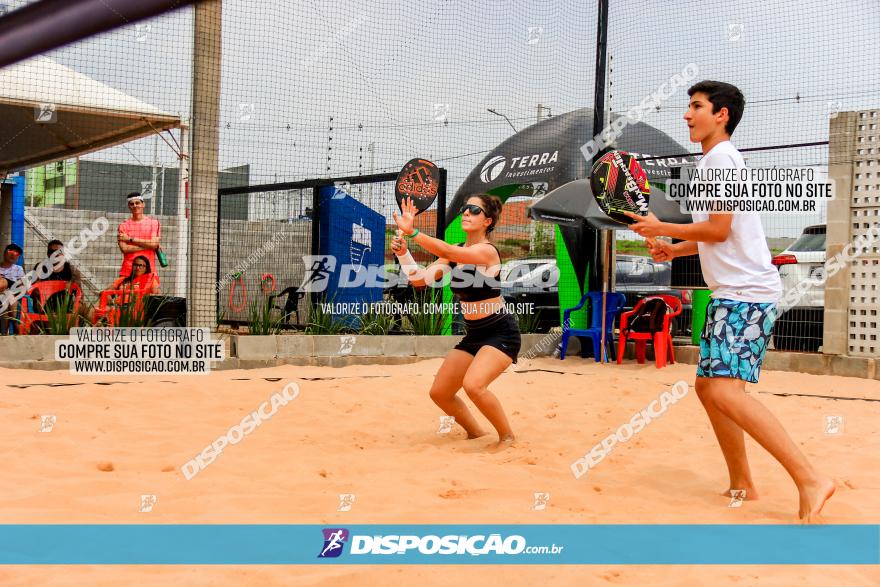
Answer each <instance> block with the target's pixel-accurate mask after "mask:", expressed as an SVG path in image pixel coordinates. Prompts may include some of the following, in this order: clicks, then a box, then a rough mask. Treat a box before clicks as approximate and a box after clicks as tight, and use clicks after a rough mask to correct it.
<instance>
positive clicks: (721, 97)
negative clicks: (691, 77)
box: [688, 80, 746, 135]
mask: <svg viewBox="0 0 880 587" xmlns="http://www.w3.org/2000/svg"><path fill="white" fill-rule="evenodd" d="M697 92H700V93H702V94H706V95H707V96H708V97H709V101H710V102H712V114H718V112H719V111H720V110H721V109H722V108H727V116H728V117H729V120H728V121H727V124H726V125H725V127H724V130H726V131H727V134H729V135H732V134H733V131H734V130H736V127H737V125H738V124H739V121H740V120H741V119H742V115H743V110H744V109H745V107H746V99H745V97H744V96H743V93H742V92H741V91H739V88H738V87H736V86H735V85H733V84H728V83H725V82H716V81H712V80H703V81H701V82H699V83H696V84H694V85H692V86H691V87H690V89H689V90H688V96H691V97H693V95H694V94H696V93H697Z"/></svg>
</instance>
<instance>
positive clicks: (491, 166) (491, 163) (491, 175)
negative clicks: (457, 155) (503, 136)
mask: <svg viewBox="0 0 880 587" xmlns="http://www.w3.org/2000/svg"><path fill="white" fill-rule="evenodd" d="M505 165H507V159H505V158H504V155H497V156H495V157H492V158H491V159H489V160H488V161H486V163H485V164H484V165H483V169H482V170H480V179H481V180H483V183H489V182H490V181H493V180H494V179H495V178H496V177H498V176H499V175H501V172H502V171H504V166H505Z"/></svg>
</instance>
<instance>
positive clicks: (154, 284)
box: [108, 255, 159, 294]
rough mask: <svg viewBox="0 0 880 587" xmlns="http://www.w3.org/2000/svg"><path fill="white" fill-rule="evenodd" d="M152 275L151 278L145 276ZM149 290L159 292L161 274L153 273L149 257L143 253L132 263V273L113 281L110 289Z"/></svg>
mask: <svg viewBox="0 0 880 587" xmlns="http://www.w3.org/2000/svg"><path fill="white" fill-rule="evenodd" d="M145 275H150V276H151V277H150V278H144V276H145ZM128 288H132V289H134V290H136V291H137V290H149V293H151V294H156V293H158V292H159V276H158V275H156V274H155V273H153V267H152V265H150V261H149V259H147V258H146V257H145V256H143V255H138V256H137V257H135V258H134V260H133V261H132V263H131V274H130V275H128V276H127V277H120V278H119V279H117V280H116V281H114V282H113V285H111V286H110V287H109V288H108V289H123V290H124V289H128Z"/></svg>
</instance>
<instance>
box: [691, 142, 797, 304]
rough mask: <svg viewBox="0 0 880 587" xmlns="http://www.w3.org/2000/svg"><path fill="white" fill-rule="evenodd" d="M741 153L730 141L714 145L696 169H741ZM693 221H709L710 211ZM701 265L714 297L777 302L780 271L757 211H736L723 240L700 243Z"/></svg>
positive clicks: (698, 245)
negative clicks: (776, 265)
mask: <svg viewBox="0 0 880 587" xmlns="http://www.w3.org/2000/svg"><path fill="white" fill-rule="evenodd" d="M745 166H746V164H745V161H743V158H742V155H740V153H739V151H737V150H736V147H734V146H733V144H732V143H731V142H730V141H722V142H720V143H718V144H717V145H715V146H714V147H712V149H711V150H710V151H709V152H708V153H706V154H705V155H704V156H703V158H702V159H700V162H699V163H697V169H727V168H734V169H741V168H743V167H745ZM692 216H693V219H694V222H705V221H707V220H709V214H708V213H705V212H694V213H693V214H692ZM697 248H698V250H699V252H700V266H701V267H702V269H703V278H704V279H705V280H706V285H708V286H709V288H711V290H712V297H713V298H724V299H727V300H736V301H739V302H757V303H768V302H770V303H775V302H776V301H778V300H779V298H780V296H781V295H782V281H781V280H780V279H779V270H777V269H776V267H774V266H773V264H772V263H771V262H770V259H771V256H770V249H768V248H767V239H766V237H765V236H764V227H762V226H761V218H760V217H759V216H758V214H756V213H743V214H739V213H737V214H733V222H732V224H731V226H730V234H729V235H728V237H727V240H726V241H724V242H722V243H703V242H698V243H697Z"/></svg>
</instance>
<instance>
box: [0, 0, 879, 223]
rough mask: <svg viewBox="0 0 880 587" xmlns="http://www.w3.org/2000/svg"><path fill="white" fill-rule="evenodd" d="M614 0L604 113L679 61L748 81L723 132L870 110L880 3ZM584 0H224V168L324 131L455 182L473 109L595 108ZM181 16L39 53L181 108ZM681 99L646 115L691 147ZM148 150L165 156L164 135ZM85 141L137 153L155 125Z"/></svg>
mask: <svg viewBox="0 0 880 587" xmlns="http://www.w3.org/2000/svg"><path fill="white" fill-rule="evenodd" d="M13 4H16V3H13ZM19 4H20V3H19ZM610 4H611V8H610V22H609V38H608V45H609V57H610V64H611V71H609V74H608V80H609V82H610V85H609V90H608V98H607V101H608V102H607V103H608V105H609V106H610V108H612V109H613V110H615V111H625V110H627V109H628V108H630V107H632V106H634V105H635V104H637V103H638V102H639V101H640V100H641V99H642V98H643V97H644V96H646V95H648V94H649V93H650V92H652V91H653V90H655V89H656V88H657V87H658V86H659V85H660V84H661V83H663V82H664V81H666V80H668V79H669V78H670V77H671V76H672V75H673V74H675V73H678V72H680V71H682V69H683V68H684V67H685V65H687V64H688V63H695V64H697V65H698V66H699V68H700V74H699V78H709V79H719V80H724V81H729V82H731V83H734V84H736V85H738V86H739V87H740V88H741V89H742V90H743V92H744V93H745V95H746V99H747V107H746V114H745V117H744V119H743V121H742V123H741V125H740V127H739V129H738V130H737V131H736V134H735V135H734V142H735V144H737V145H738V146H739V147H741V148H744V147H758V146H767V145H778V144H788V143H798V142H809V141H822V140H827V138H828V122H829V109H830V108H832V109H833V108H840V109H842V110H853V109H860V108H870V107H873V108H877V107H880V83H878V82H880V42H878V40H880V32H878V31H880V12H878V11H877V10H867V9H866V8H867V5H866V3H865V2H859V1H855V0H840V1H817V0H807V1H805V2H798V3H792V2H786V1H781V0H772V1H763V0H749V1H728V2H721V1H718V2H710V1H707V0H673V1H665V2H661V1H647V0H625V1H624V0H611V2H610ZM595 6H596V2H594V1H592V0H590V1H587V0H577V1H575V0H537V1H528V2H527V1H515V0H481V1H476V0H472V1H464V0H449V1H443V0H423V1H422V2H402V1H396V0H393V1H392V0H385V1H383V2H354V1H352V0H348V1H344V2H343V1H338V2H333V1H309V0H300V1H297V2H292V1H280V2H269V1H266V0H260V1H257V0H248V1H245V0H224V3H223V90H222V97H221V108H222V110H221V112H222V114H221V117H222V132H221V166H222V167H230V166H234V165H243V164H250V165H251V182H252V183H263V182H274V181H283V180H297V179H305V178H309V177H322V176H327V175H328V170H327V169H326V167H327V165H328V162H327V155H328V145H332V147H333V149H332V151H330V156H331V159H330V162H329V166H330V170H329V173H330V174H331V175H343V174H347V173H355V174H356V173H358V172H363V173H368V172H370V170H371V167H372V169H373V170H375V171H377V172H378V171H392V170H397V169H399V168H400V167H401V166H402V164H403V163H404V162H405V161H407V160H408V159H410V158H412V157H414V156H424V157H429V158H431V159H433V160H435V161H437V162H439V163H440V164H441V165H442V166H445V167H447V168H448V169H449V173H450V188H451V189H450V194H452V193H454V191H455V189H456V188H457V187H458V185H459V184H460V183H461V181H462V180H463V179H464V178H465V176H466V175H467V174H468V172H469V171H470V170H471V169H472V168H473V167H474V166H475V165H477V164H478V163H479V162H480V160H481V159H482V158H483V157H484V156H485V154H486V153H487V152H488V151H489V150H490V149H492V148H493V147H494V146H495V145H497V144H498V143H499V142H501V141H502V140H504V139H505V138H507V137H509V136H510V135H511V134H512V133H513V129H512V128H511V127H510V126H509V124H508V123H507V122H506V121H505V120H504V119H502V118H500V117H498V116H495V115H493V114H491V113H489V112H487V111H486V109H487V108H493V109H496V110H498V111H499V112H501V113H503V114H505V115H507V116H508V117H509V118H510V119H511V121H512V122H513V124H514V126H515V127H516V128H517V129H518V130H522V129H523V128H525V127H526V126H528V125H529V124H532V123H534V122H535V119H536V108H537V105H538V104H539V103H540V104H543V105H545V106H547V107H549V108H550V109H551V111H552V113H553V114H554V115H557V114H562V113H564V112H568V111H570V110H573V109H576V108H580V107H583V106H592V103H593V79H594V67H595V42H596V8H595ZM191 29H192V10H191V9H184V10H181V11H178V12H176V13H173V14H169V15H165V16H162V17H159V18H156V19H153V20H151V21H149V22H147V23H145V24H143V25H140V26H137V27H136V26H128V27H125V28H122V29H118V30H117V31H114V32H112V33H109V34H105V35H101V36H99V37H96V38H93V39H90V40H87V41H84V42H81V43H78V44H76V45H74V46H71V47H67V48H64V49H61V50H58V51H55V52H53V53H52V54H51V56H52V57H54V58H55V59H57V60H58V61H60V62H61V63H64V64H65V65H67V66H70V67H73V68H75V69H76V70H77V71H80V72H82V73H85V74H88V75H90V76H92V77H95V78H96V79H98V80H100V81H102V82H104V83H106V84H108V85H111V86H114V87H116V88H118V89H120V90H122V91H125V92H127V93H129V94H131V95H133V96H136V97H137V98H139V99H142V100H144V101H146V102H149V103H152V104H154V105H156V106H158V107H160V108H162V109H163V110H166V111H169V112H180V113H182V114H184V115H187V113H188V110H189V101H190V89H189V86H190V76H191V68H190V59H191V52H192V39H191V37H192V33H191ZM796 96H799V97H800V99H799V100H798V99H796ZM437 104H441V105H446V104H448V111H447V110H446V106H435V105H437ZM686 104H687V95H686V92H685V91H684V89H682V90H680V91H679V92H678V93H677V94H675V95H673V96H672V97H671V98H670V99H669V100H668V102H667V103H666V104H665V105H664V106H663V107H662V108H661V109H660V111H659V112H657V111H654V112H651V113H650V114H649V115H648V116H647V117H646V118H645V122H648V123H649V124H652V125H654V126H656V127H657V128H659V129H661V130H663V131H664V132H666V133H668V134H669V135H670V136H672V137H673V138H674V139H676V140H677V141H679V142H680V143H681V144H682V145H683V146H684V147H685V148H686V149H687V150H696V149H695V146H694V145H691V144H690V143H689V142H688V140H687V134H686V130H687V129H686V126H685V125H684V123H683V121H682V120H681V116H682V114H683V113H684V109H685V107H686ZM438 109H439V110H438ZM443 113H446V119H447V120H448V124H443V122H442V116H440V115H442V114H443ZM331 116H332V117H333V119H334V120H333V123H332V126H333V131H332V133H331V132H330V130H329V127H330V126H331V123H330V117H331ZM438 116H440V118H441V120H437V119H436V118H437V117H438ZM359 125H362V126H359ZM329 138H332V141H329V140H328V139H329ZM370 144H373V145H374V148H375V154H374V156H373V157H374V159H373V161H372V163H371V159H370V153H369V151H368V150H367V149H368V146H369V145H370ZM160 153H161V154H160V158H161V159H162V160H163V161H164V162H165V163H166V164H173V162H174V157H173V154H172V153H171V151H170V150H169V149H167V148H166V147H164V146H163V148H162V149H161V151H160ZM96 156H97V157H99V158H102V159H112V160H120V161H127V162H134V161H140V162H142V163H145V164H149V163H151V162H152V140H146V141H143V140H142V141H139V142H137V143H132V144H129V145H128V146H127V147H126V148H124V149H123V148H115V149H111V150H108V151H106V152H103V153H100V154H98V155H96ZM826 159H827V152H826V150H825V149H824V148H812V149H801V150H788V151H784V152H775V153H773V154H771V155H763V156H760V157H759V156H750V157H749V158H748V160H749V163H750V164H751V165H759V164H780V165H782V164H786V165H809V164H819V165H822V164H825V162H826ZM818 220H819V219H818V218H815V217H812V218H808V217H780V218H772V219H770V220H768V221H767V222H765V225H766V226H767V227H768V233H771V234H779V235H783V234H793V233H797V232H798V231H799V230H800V228H801V227H802V226H804V225H806V224H810V223H814V222H816V221H818Z"/></svg>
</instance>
